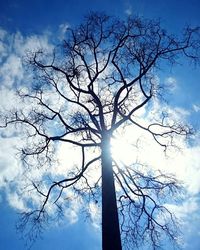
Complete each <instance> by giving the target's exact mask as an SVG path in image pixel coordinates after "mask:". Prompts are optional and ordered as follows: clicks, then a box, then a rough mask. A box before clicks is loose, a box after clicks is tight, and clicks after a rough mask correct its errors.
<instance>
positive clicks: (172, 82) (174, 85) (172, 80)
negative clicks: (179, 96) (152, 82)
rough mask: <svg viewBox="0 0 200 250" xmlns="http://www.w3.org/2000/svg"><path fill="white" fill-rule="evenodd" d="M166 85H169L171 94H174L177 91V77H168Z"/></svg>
mask: <svg viewBox="0 0 200 250" xmlns="http://www.w3.org/2000/svg"><path fill="white" fill-rule="evenodd" d="M165 83H166V84H167V88H168V90H169V91H170V92H174V91H175V90H176V89H177V80H176V78H175V77H172V76H170V77H167V78H166V79H165Z"/></svg>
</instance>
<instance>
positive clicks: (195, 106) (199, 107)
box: [192, 104, 200, 112]
mask: <svg viewBox="0 0 200 250" xmlns="http://www.w3.org/2000/svg"><path fill="white" fill-rule="evenodd" d="M192 107H193V110H194V111H195V112H199V111H200V105H196V104H193V106H192Z"/></svg>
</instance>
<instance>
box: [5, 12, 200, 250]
mask: <svg viewBox="0 0 200 250" xmlns="http://www.w3.org/2000/svg"><path fill="white" fill-rule="evenodd" d="M198 31H199V29H198V28H196V29H191V28H189V27H188V28H186V29H185V31H184V33H183V34H182V37H175V36H172V35H169V34H168V33H167V32H166V31H165V30H163V29H162V28H161V27H160V23H159V21H155V20H144V19H141V18H138V17H129V18H128V19H127V20H126V21H121V20H118V19H116V18H111V17H108V16H106V15H104V14H99V13H92V14H90V15H88V16H87V17H86V18H85V20H84V22H83V23H82V24H81V25H80V26H78V27H77V28H74V29H72V28H69V29H68V32H67V35H66V40H64V41H63V43H62V45H60V46H57V47H56V48H55V49H54V51H53V52H52V53H51V54H49V53H46V52H45V51H44V50H40V51H36V52H29V53H28V56H27V58H26V62H27V64H28V65H29V67H30V68H31V70H32V72H33V73H34V81H32V82H31V84H29V86H28V88H26V87H25V85H24V87H23V88H21V90H19V91H18V95H19V96H20V97H21V98H22V99H23V101H24V107H23V109H21V108H20V109H19V108H18V109H17V108H16V110H12V111H11V112H10V113H9V114H8V115H6V116H4V124H3V125H2V127H7V126H8V125H9V124H15V125H17V126H18V125H20V126H21V125H22V126H23V129H24V133H25V134H26V136H27V145H26V147H25V148H23V149H22V150H21V153H22V160H23V163H24V166H26V167H28V169H31V168H32V167H34V166H37V168H42V167H45V166H48V167H47V173H46V176H45V177H44V175H43V176H42V178H41V179H39V180H35V179H34V180H33V179H32V180H31V181H30V182H31V185H32V188H33V189H32V192H34V190H35V191H36V193H37V194H38V195H39V196H40V198H41V202H40V204H32V205H31V207H32V209H31V210H29V211H25V212H24V213H23V214H22V217H21V221H20V222H21V223H20V226H19V228H20V229H21V230H24V229H25V228H26V230H27V232H28V233H29V237H33V238H35V237H36V236H37V235H38V234H39V233H40V231H42V230H43V225H44V223H45V221H47V220H48V218H49V217H50V216H51V215H50V214H49V210H48V207H49V206H51V207H52V206H53V207H54V209H56V211H57V212H58V215H59V216H60V214H61V213H62V212H64V210H65V208H66V207H67V206H68V204H69V203H70V200H71V199H75V198H77V199H78V198H79V197H81V199H82V202H84V201H88V202H89V203H90V202H91V201H92V200H93V201H94V202H95V203H96V204H97V203H98V204H101V205H102V242H103V243H102V246H103V249H104V250H111V249H115V250H120V249H122V246H121V242H122V243H123V245H124V247H126V248H127V249H133V246H139V245H140V244H142V243H144V242H145V241H146V242H148V244H149V246H150V245H151V246H152V248H153V249H157V247H159V246H161V243H160V239H161V238H162V237H163V235H165V236H167V237H168V238H169V239H171V240H172V241H173V240H176V236H177V235H176V224H175V221H174V217H173V215H172V213H171V212H170V211H169V210H168V208H167V207H166V206H164V204H165V202H166V200H168V199H170V197H172V196H174V195H175V194H176V193H177V192H178V188H179V185H178V182H177V180H176V179H175V178H174V177H173V176H170V175H167V174H165V173H162V172H160V171H159V172H158V171H157V172H156V171H155V172H153V171H150V170H147V168H146V167H145V166H144V165H143V164H142V163H141V162H137V161H135V164H132V165H130V166H122V164H120V163H119V162H117V161H116V160H115V159H113V158H112V155H111V145H110V142H111V139H112V138H113V137H114V136H115V135H116V133H117V132H118V131H123V130H124V129H126V126H129V125H131V126H132V129H133V131H134V128H139V129H141V130H144V131H146V133H149V134H150V135H151V136H152V138H153V139H154V140H155V143H158V144H159V145H160V146H161V147H163V149H164V151H166V150H167V148H168V147H169V146H171V145H172V146H173V144H174V140H173V139H174V137H175V136H177V135H178V136H179V135H180V136H187V135H189V134H190V133H191V129H190V128H189V127H188V126H185V125H183V124H182V123H177V122H176V121H174V120H171V119H170V118H169V117H168V116H167V114H166V113H164V112H163V113H162V110H161V113H162V115H161V116H160V120H158V119H156V118H155V120H153V119H152V121H149V124H145V125H144V124H142V123H141V121H140V117H139V116H138V115H136V114H137V112H138V110H140V109H142V108H144V107H145V108H146V109H147V110H148V109H151V104H152V101H153V100H154V99H156V98H159V97H160V93H161V90H162V86H161V85H159V84H157V82H156V81H155V75H156V72H158V71H159V69H160V67H162V66H163V65H165V67H166V66H167V65H168V64H167V63H170V64H172V65H173V64H174V63H176V62H177V60H178V59H179V58H180V57H182V56H185V57H186V58H189V59H192V60H194V61H197V60H198V59H199V55H198V53H199V40H198V39H197V38H198V37H197V35H198ZM58 142H59V143H66V144H70V145H73V146H74V147H75V148H77V149H74V150H77V151H76V152H77V155H78V154H79V153H80V154H81V159H80V164H79V165H77V164H75V165H74V166H73V168H70V169H68V171H67V172H63V175H62V176H60V175H56V173H55V176H54V178H55V179H52V178H53V177H52V176H50V175H48V168H51V169H53V168H54V166H56V165H57V164H58V163H57V162H56V161H54V160H53V159H54V156H55V155H56V153H57V148H58V146H59V144H58ZM122 150H123V149H122ZM68 157H70V156H68ZM77 157H79V156H77ZM66 164H67V162H66ZM115 186H116V187H117V191H116V190H115ZM101 188H102V192H101ZM68 190H70V192H69V191H68ZM72 197H74V198H72ZM101 201H102V202H101ZM83 209H86V207H85V205H84V207H83ZM53 211H54V215H55V214H56V213H55V210H53ZM30 235H31V236H30ZM120 235H121V237H120ZM149 248H150V247H149Z"/></svg>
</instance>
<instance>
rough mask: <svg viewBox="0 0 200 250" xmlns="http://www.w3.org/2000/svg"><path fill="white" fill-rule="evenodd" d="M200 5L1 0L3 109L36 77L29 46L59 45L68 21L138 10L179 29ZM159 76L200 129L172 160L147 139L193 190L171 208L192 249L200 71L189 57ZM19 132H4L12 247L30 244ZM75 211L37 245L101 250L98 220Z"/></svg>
mask: <svg viewBox="0 0 200 250" xmlns="http://www.w3.org/2000/svg"><path fill="white" fill-rule="evenodd" d="M199 9H200V3H199V1H198V0H190V1H187V0H182V1H172V0H169V1H159V0H152V1H147V0H146V1H145V0H140V1H139V0H138V1H136V0H132V1H131V0H129V1H122V0H121V1H119V0H116V1H114V0H112V1H106V0H101V1H100V0H93V1H92V0H77V1H75V0H73V1H72V0H70V1H64V0H58V1H46V0H44V1H39V0H35V1H25V0H21V1H19V0H18V1H17V0H16V1H11V0H7V1H1V3H0V111H2V110H7V109H10V108H12V107H15V106H16V104H17V105H20V103H19V102H18V100H16V97H15V96H14V92H13V89H14V87H15V86H20V85H26V84H27V85H28V83H29V80H30V76H29V75H27V74H26V72H25V70H24V68H23V63H22V58H23V56H24V54H25V52H26V51H27V50H34V49H38V48H40V47H42V48H45V49H49V50H51V49H52V48H53V44H56V43H58V42H59V41H61V40H62V39H63V38H64V36H65V32H66V29H67V27H69V26H74V25H76V24H78V23H79V22H80V21H81V19H82V17H83V15H84V14H86V13H87V12H88V11H90V10H95V11H96V10H98V11H106V12H107V13H108V14H111V15H116V16H120V17H122V18H123V17H125V16H127V15H130V14H135V15H140V16H144V17H147V18H160V19H161V22H162V23H163V26H164V27H165V28H167V29H168V30H169V31H171V32H174V33H178V32H180V31H181V29H182V28H183V27H184V26H185V25H187V24H191V25H194V26H195V25H200V16H199ZM159 77H160V78H159V79H158V81H160V83H164V84H170V85H171V88H170V92H169V94H168V98H169V102H168V103H169V106H166V107H165V108H168V109H169V111H170V112H172V113H173V115H174V116H175V115H176V116H177V117H178V118H179V119H182V120H185V121H186V122H188V123H190V124H192V125H193V127H194V128H195V130H196V131H197V132H196V135H195V137H194V138H193V139H192V143H190V144H189V143H186V142H184V141H182V140H181V141H179V143H180V146H181V148H182V151H181V152H180V153H177V154H172V155H171V156H170V157H169V158H168V159H167V160H165V159H164V156H163V154H162V152H161V149H160V148H158V145H155V144H147V145H145V144H144V145H143V146H144V147H143V151H142V153H143V155H145V156H146V159H145V160H146V161H147V162H148V163H150V164H151V165H155V166H157V165H162V166H161V168H163V169H168V170H169V171H171V172H173V173H175V174H177V176H178V177H179V178H180V179H181V180H182V181H184V185H185V187H186V188H187V191H188V194H187V198H186V199H185V200H184V201H183V203H182V204H181V205H180V206H177V207H175V206H171V208H172V209H173V210H174V211H175V212H176V215H177V217H178V218H179V219H180V220H181V221H182V228H184V229H183V234H184V235H183V240H184V244H183V245H184V249H185V250H198V249H199V245H200V214H199V210H200V196H199V192H200V159H199V155H200V133H199V132H198V131H200V121H199V115H200V98H199V93H200V83H199V81H200V70H199V68H198V67H197V68H195V67H194V66H193V65H189V64H188V63H187V62H184V61H182V65H177V66H175V67H174V68H166V69H163V70H162V72H161V75H160V76H159ZM156 105H157V106H156ZM154 108H155V110H158V109H160V108H161V107H160V106H159V103H157V104H155V106H154ZM15 132H16V131H15V130H14V129H13V128H11V129H9V130H0V211H1V216H0V246H3V247H2V249H4V250H10V249H19V250H23V249H25V247H24V242H23V241H21V240H20V239H19V238H20V235H17V234H16V232H15V221H16V220H17V212H18V211H21V209H23V208H24V202H23V199H19V198H20V197H19V193H18V191H17V190H19V189H20V187H22V185H23V183H21V182H20V181H21V180H20V181H19V176H20V175H21V174H22V167H21V165H20V162H19V161H18V158H17V156H16V147H17V145H21V144H22V143H23V141H22V139H20V137H19V136H17V134H16V133H15ZM127 135H128V136H127V138H130V132H129V131H127ZM141 136H142V135H141ZM124 138H126V137H125V136H124ZM127 141H128V142H129V140H128V139H127V140H126V139H125V140H124V141H120V145H123V148H124V147H126V143H127ZM123 143H124V144H123ZM129 143H130V142H129ZM128 147H129V146H127V148H126V151H127V152H131V150H132V148H131V149H130V148H128ZM150 149H151V151H150ZM144 152H145V154H144ZM153 152H154V153H155V152H156V154H154V153H153ZM115 153H116V154H119V149H118V148H115ZM129 155H130V154H129ZM158 155H159V157H158ZM121 157H122V160H123V161H129V157H128V156H127V154H122V156H121ZM161 163H162V164H161ZM35 175H37V173H35ZM25 198H26V199H27V197H25ZM169 206H170V205H169ZM74 207H76V205H74ZM91 209H93V208H92V207H91ZM68 217H69V218H68V223H67V224H66V225H64V226H63V225H62V226H61V225H56V226H55V227H53V226H52V227H50V229H49V230H48V231H47V232H46V233H45V235H44V239H43V240H40V239H39V240H38V241H37V242H36V244H35V245H34V246H33V248H32V249H34V250H36V249H42V250H45V249H50V250H51V249H52V250H53V249H74V250H80V249H81V250H90V249H91V250H99V249H100V247H101V238H100V235H101V234H100V231H99V229H98V228H97V226H96V224H95V221H93V225H91V224H90V223H84V220H83V219H81V218H80V217H79V216H78V214H77V211H76V208H74V210H73V213H71V214H70V216H68ZM66 246H67V247H66Z"/></svg>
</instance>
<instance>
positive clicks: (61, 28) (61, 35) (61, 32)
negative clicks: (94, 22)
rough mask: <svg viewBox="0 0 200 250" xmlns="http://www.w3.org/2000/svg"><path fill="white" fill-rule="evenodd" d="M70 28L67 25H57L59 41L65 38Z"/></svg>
mask: <svg viewBox="0 0 200 250" xmlns="http://www.w3.org/2000/svg"><path fill="white" fill-rule="evenodd" d="M69 27H70V25H69V24H68V23H62V24H60V25H59V39H60V40H63V39H64V38H65V35H66V32H67V29H68V28H69Z"/></svg>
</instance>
